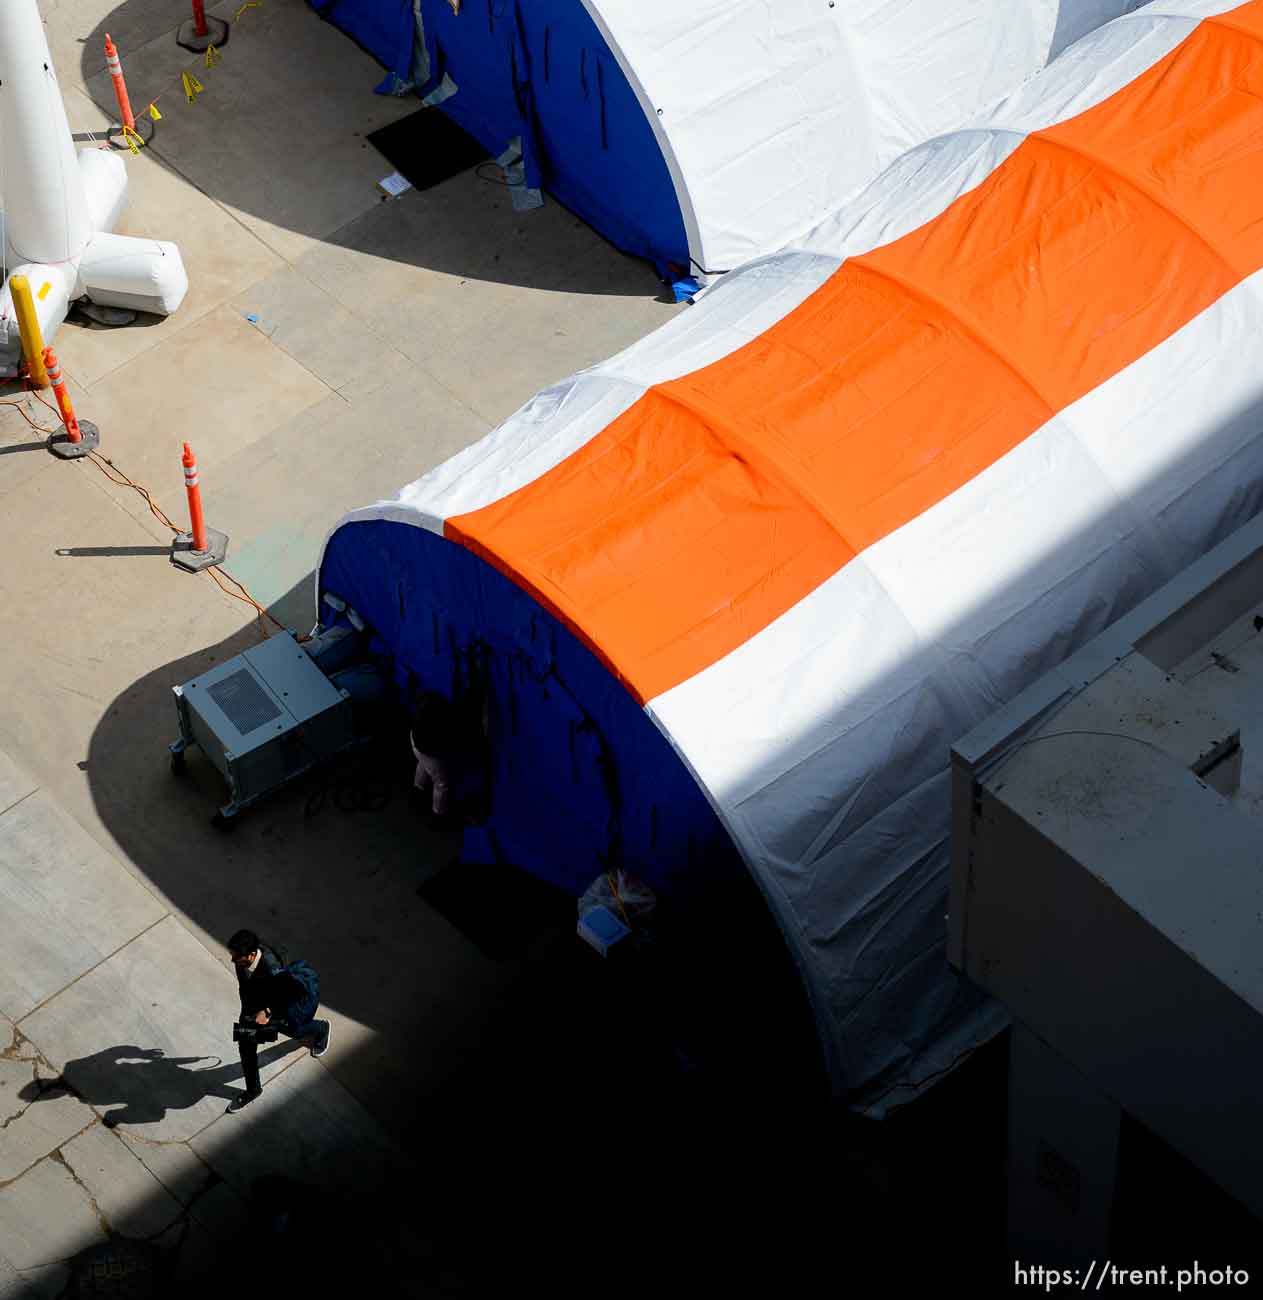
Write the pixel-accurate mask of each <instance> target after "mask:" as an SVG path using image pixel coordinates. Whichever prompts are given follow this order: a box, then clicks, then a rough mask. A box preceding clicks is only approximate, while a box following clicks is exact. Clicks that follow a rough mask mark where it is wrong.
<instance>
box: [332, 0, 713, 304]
mask: <svg viewBox="0 0 1263 1300" xmlns="http://www.w3.org/2000/svg"><path fill="white" fill-rule="evenodd" d="M309 3H310V4H311V5H312V7H313V8H314V9H315V10H316V11H317V12H318V13H320V14H322V15H323V16H324V17H326V18H327V19H329V20H330V21H331V22H333V23H335V24H336V25H337V26H338V27H339V28H341V29H342V30H343V31H344V32H346V33H347V35H348V36H350V37H352V38H353V39H354V40H355V41H357V42H358V43H359V44H360V45H361V46H363V48H364V49H366V50H367V51H368V52H369V53H370V54H372V55H373V56H374V57H375V58H376V59H377V60H378V62H379V63H381V64H382V66H383V67H385V68H386V69H387V70H388V71H389V72H390V73H391V74H393V76H394V77H395V78H397V79H398V81H399V83H400V84H405V83H408V82H410V81H411V80H412V75H413V42H414V37H415V32H416V24H415V21H414V15H413V0H309ZM420 9H421V15H422V26H423V30H424V33H425V44H426V50H427V53H428V55H429V73H430V79H429V81H428V82H427V83H426V84H424V85H422V86H420V87H417V89H418V91H419V93H422V94H424V93H427V92H428V91H429V90H431V89H433V88H434V87H436V86H437V85H438V84H439V83H440V82H441V81H442V79H443V77H444V76H445V75H446V76H448V77H450V78H451V80H452V81H453V82H455V84H456V85H457V87H458V88H459V89H458V91H457V93H456V94H455V95H454V96H452V97H451V98H450V99H447V100H445V101H444V102H443V104H442V111H443V112H445V113H447V114H448V115H449V116H450V117H451V118H452V119H453V120H454V121H456V122H458V123H459V124H460V125H461V126H462V127H464V128H465V130H467V131H468V132H469V133H470V134H471V135H473V136H475V137H476V138H477V139H478V140H479V141H480V142H481V143H482V144H483V146H484V147H485V148H486V149H487V150H488V152H490V153H491V154H492V155H495V156H498V155H500V154H501V153H503V152H504V151H505V150H506V149H507V148H508V146H509V144H510V142H511V141H512V140H514V139H515V138H521V140H522V146H523V151H524V154H525V162H526V184H527V185H529V186H532V187H542V188H543V189H545V190H547V191H548V192H549V193H550V194H552V195H553V196H554V197H555V198H556V199H557V200H558V201H559V202H561V203H563V204H565V206H566V207H568V208H570V209H571V210H572V211H573V212H575V213H577V214H578V215H579V216H581V217H583V219H584V220H585V221H587V222H589V223H590V224H591V225H592V226H594V227H595V228H596V229H597V230H598V231H599V232H600V233H601V234H602V235H604V236H605V237H606V238H607V239H609V240H610V241H611V242H612V243H614V244H616V245H617V246H618V247H619V248H621V249H623V250H624V251H626V252H629V253H633V254H635V255H636V256H639V257H645V258H648V259H649V260H651V261H652V262H654V264H655V265H656V266H657V267H658V270H659V272H660V273H661V274H662V275H663V276H664V278H666V279H669V280H675V279H677V278H678V277H679V275H680V274H682V273H687V270H688V262H689V256H688V239H687V235H686V233H685V229H684V221H683V218H682V217H681V214H680V207H679V202H678V200H677V198H676V193H675V187H674V184H673V183H672V180H671V175H670V172H669V171H668V168H667V164H666V161H665V159H664V158H663V156H662V151H661V149H660V147H659V145H658V141H657V138H656V136H655V134H654V131H653V128H652V127H651V125H650V123H649V121H648V119H647V118H646V117H645V113H644V110H643V109H642V108H641V105H640V103H639V101H638V100H637V98H636V95H635V92H634V91H633V90H632V88H631V87H630V86H629V85H628V83H627V79H626V78H625V77H624V75H623V72H622V69H621V68H620V67H619V64H618V62H617V60H616V59H615V58H614V56H613V54H612V53H611V52H610V49H609V47H608V46H607V45H606V43H605V39H604V37H603V36H602V35H601V33H600V32H599V31H598V29H597V27H596V25H595V24H594V23H593V21H592V19H591V17H590V16H589V15H588V12H587V10H586V9H585V8H584V6H583V4H582V3H581V0H465V3H464V4H463V5H462V8H461V12H460V13H459V14H453V12H452V10H451V7H450V6H449V5H448V3H447V0H420Z"/></svg>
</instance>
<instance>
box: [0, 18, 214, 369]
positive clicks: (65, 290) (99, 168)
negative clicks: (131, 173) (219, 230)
mask: <svg viewBox="0 0 1263 1300" xmlns="http://www.w3.org/2000/svg"><path fill="white" fill-rule="evenodd" d="M126 205H127V169H126V168H125V167H124V165H123V160H122V159H121V158H120V157H119V156H118V155H117V154H115V153H112V152H110V151H109V150H106V149H99V148H98V149H83V150H78V151H76V149H75V147H74V141H73V140H72V138H71V135H70V125H69V123H68V122H67V120H66V109H65V105H64V104H63V103H62V97H61V88H60V87H59V86H58V84H57V77H56V74H55V73H54V71H53V61H52V58H51V56H50V55H49V52H48V42H47V40H46V39H45V36H44V27H43V23H42V22H41V20H40V15H39V9H38V8H37V6H36V0H3V3H0V251H2V253H3V267H2V268H0V270H2V272H3V274H4V277H5V278H4V287H3V289H0V378H11V377H12V376H13V375H15V374H17V372H18V368H19V366H20V365H21V361H22V350H21V343H20V339H19V335H18V323H17V316H16V313H15V311H14V308H13V300H12V297H11V296H10V293H9V277H11V276H12V275H13V274H15V273H19V274H22V275H25V276H26V277H27V278H28V279H29V280H30V283H31V289H32V292H33V295H34V299H35V310H36V314H37V315H38V317H39V323H40V328H41V330H42V331H43V335H44V340H45V342H47V341H49V340H51V338H52V337H53V335H54V334H55V333H56V331H57V327H58V326H59V325H60V324H61V322H62V321H63V320H64V319H65V317H66V312H67V310H68V308H69V305H70V303H72V302H73V301H75V299H78V298H87V299H88V300H90V301H91V302H94V303H97V304H98V305H100V306H103V307H124V308H130V309H131V310H133V311H146V312H153V313H155V314H156V315H159V316H168V315H170V314H171V313H172V312H173V311H175V310H176V308H177V307H179V305H180V303H181V302H183V300H184V295H185V293H186V292H187V290H188V286H189V282H188V276H187V275H186V274H185V270H184V262H183V261H182V259H181V257H180V250H179V249H178V248H177V247H176V246H175V245H174V244H171V243H167V242H166V241H164V240H157V239H135V238H130V237H127V236H124V235H115V234H112V233H111V231H112V230H113V228H114V225H115V223H116V222H117V221H118V218H119V217H120V215H121V214H122V212H123V209H124V208H125V207H126Z"/></svg>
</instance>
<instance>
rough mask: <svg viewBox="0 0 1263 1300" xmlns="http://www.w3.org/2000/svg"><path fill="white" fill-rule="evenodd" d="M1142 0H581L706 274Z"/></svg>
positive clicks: (737, 260) (791, 229)
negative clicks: (669, 182) (634, 105)
mask: <svg viewBox="0 0 1263 1300" xmlns="http://www.w3.org/2000/svg"><path fill="white" fill-rule="evenodd" d="M1145 2H1146V0H1020V2H1017V0H900V2H899V3H892V0H837V2H836V3H828V0H692V3H689V4H684V5H682V4H680V3H678V0H584V3H585V5H586V6H587V8H588V11H589V12H590V14H591V15H592V18H593V19H594V21H595V22H596V24H597V26H598V28H600V29H601V32H602V34H603V35H604V36H605V39H606V42H607V44H608V45H609V47H610V49H611V51H612V52H613V53H614V55H615V57H617V59H618V60H619V63H620V65H621V66H622V69H623V73H624V75H625V76H626V77H627V79H628V82H629V83H630V85H631V86H632V87H633V89H635V91H636V92H637V95H638V97H639V99H640V102H641V105H642V107H643V108H644V110H645V114H646V116H647V117H648V119H649V121H650V122H651V123H652V124H653V125H654V126H655V128H656V129H657V132H658V137H659V143H660V144H661V146H662V150H663V154H664V155H665V157H666V159H667V164H668V166H669V168H670V170H671V174H672V178H673V180H674V182H675V187H676V194H677V197H678V199H679V201H680V208H681V212H682V214H683V216H684V221H685V227H686V230H687V233H688V238H689V249H690V253H691V255H692V257H693V258H694V260H695V261H696V263H697V264H698V266H697V267H696V268H695V269H704V270H705V271H708V272H709V271H724V270H728V269H730V268H733V267H736V266H738V265H740V264H741V263H742V262H746V261H749V260H750V259H751V258H753V257H757V256H760V255H762V254H764V253H770V252H774V251H776V250H777V249H779V248H782V247H783V246H784V245H785V244H787V243H788V242H790V240H791V239H794V238H797V237H799V236H801V235H802V234H804V233H805V232H806V231H807V230H809V229H810V228H811V227H813V226H815V225H816V224H817V223H818V222H819V221H820V220H821V219H822V218H823V217H825V216H826V215H827V214H828V213H830V212H831V211H833V210H834V209H835V208H836V207H837V206H838V205H839V204H840V203H842V202H843V201H844V200H845V199H847V198H849V197H850V196H851V195H853V194H854V193H855V192H856V191H857V190H859V189H860V188H861V187H862V186H863V185H865V184H867V183H868V182H869V181H870V180H871V179H872V178H873V177H874V176H876V175H877V173H878V172H879V171H880V170H881V169H882V168H883V167H884V166H886V164H888V163H889V162H891V161H892V160H893V159H894V158H896V157H897V156H898V155H899V154H901V153H902V152H904V151H905V150H906V149H909V148H911V147H912V146H914V145H917V144H920V143H922V142H923V141H925V140H927V139H929V138H931V137H932V136H935V135H940V134H942V133H943V132H945V131H950V130H952V129H953V128H955V127H956V126H958V125H959V124H960V123H961V122H963V121H964V120H965V119H966V118H968V117H969V116H970V115H972V114H974V113H976V112H978V111H979V110H980V109H981V108H983V107H984V106H986V105H987V104H989V103H991V102H993V101H994V100H997V99H999V98H1000V97H1001V96H1003V95H1006V94H1008V93H1009V92H1010V91H1012V90H1013V89H1015V88H1016V87H1017V86H1020V85H1021V84H1022V83H1023V82H1024V81H1026V80H1027V79H1028V78H1029V77H1031V76H1032V75H1033V74H1034V73H1035V72H1036V71H1038V70H1039V69H1040V68H1041V67H1043V66H1044V65H1045V64H1046V63H1047V61H1048V60H1049V59H1050V58H1052V57H1053V56H1054V55H1056V54H1057V53H1058V51H1059V50H1060V49H1062V48H1064V46H1065V45H1067V44H1068V43H1069V42H1070V41H1072V40H1074V39H1076V38H1077V37H1078V36H1080V35H1082V34H1084V33H1085V32H1087V31H1089V30H1091V29H1092V28H1094V27H1097V26H1100V25H1101V24H1102V23H1104V22H1107V21H1109V20H1110V19H1111V18H1114V17H1117V16H1118V15H1120V14H1123V13H1126V12H1129V11H1131V10H1133V9H1136V8H1137V7H1139V6H1140V5H1141V4H1143V3H1145Z"/></svg>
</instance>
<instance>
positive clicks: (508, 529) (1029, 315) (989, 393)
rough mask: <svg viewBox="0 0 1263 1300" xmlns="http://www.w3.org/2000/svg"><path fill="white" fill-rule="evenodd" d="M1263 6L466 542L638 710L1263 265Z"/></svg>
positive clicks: (647, 407)
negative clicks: (592, 658)
mask: <svg viewBox="0 0 1263 1300" xmlns="http://www.w3.org/2000/svg"><path fill="white" fill-rule="evenodd" d="M1260 176H1263V0H1252V3H1249V4H1246V5H1243V6H1241V7H1240V8H1239V9H1237V10H1234V11H1233V12H1232V14H1230V15H1228V16H1227V18H1226V19H1224V20H1222V21H1221V20H1218V19H1216V20H1208V21H1205V22H1203V23H1201V24H1200V25H1199V26H1198V27H1197V28H1196V29H1195V30H1194V31H1193V32H1192V33H1191V34H1190V35H1189V37H1188V38H1187V39H1186V40H1185V41H1184V42H1183V43H1182V44H1181V45H1180V46H1179V47H1178V48H1177V49H1176V50H1174V51H1172V53H1171V54H1170V55H1168V56H1167V57H1166V58H1165V59H1163V60H1162V61H1161V62H1159V63H1158V64H1157V65H1155V66H1154V67H1153V68H1151V69H1150V70H1149V71H1148V72H1147V73H1145V74H1143V75H1142V76H1141V77H1139V78H1137V80H1136V81H1134V82H1133V83H1131V84H1130V85H1129V86H1127V87H1125V88H1124V89H1123V90H1121V91H1119V92H1118V93H1117V94H1115V95H1114V96H1112V97H1111V98H1110V99H1108V100H1107V101H1105V102H1104V103H1102V104H1100V105H1098V106H1097V107H1095V108H1093V109H1090V110H1089V111H1087V112H1085V113H1083V114H1081V115H1080V116H1078V117H1076V118H1074V119H1072V120H1071V121H1068V122H1064V123H1062V124H1060V125H1058V126H1055V127H1052V128H1050V129H1048V130H1045V131H1040V132H1037V133H1036V134H1034V135H1032V136H1030V137H1029V138H1028V139H1026V140H1025V141H1023V143H1022V144H1021V145H1020V146H1019V148H1018V149H1017V150H1016V151H1015V152H1014V153H1013V154H1012V155H1010V157H1009V158H1008V159H1007V160H1006V161H1005V162H1004V163H1003V164H1002V165H1001V166H999V167H998V168H997V169H996V170H995V171H994V172H993V173H992V174H991V176H989V177H988V178H987V180H986V181H984V182H983V183H982V184H981V185H980V186H978V188H977V189H975V190H974V191H972V192H971V193H969V194H967V195H964V196H963V197H962V198H960V199H959V200H957V201H956V202H955V203H953V204H952V205H951V206H950V207H949V208H948V209H947V210H946V211H945V212H943V213H942V214H941V215H940V216H939V217H937V218H935V219H934V220H933V221H930V222H928V223H927V224H926V225H924V226H922V227H921V228H920V229H918V230H915V231H913V232H912V233H911V234H909V235H907V236H905V237H904V238H902V239H899V240H897V241H896V242H894V243H892V244H888V245H886V246H884V247H882V248H879V249H876V250H875V251H873V252H870V253H867V254H865V255H863V256H861V257H855V258H852V259H850V260H849V261H847V262H846V263H845V264H844V265H843V266H842V267H841V268H840V269H839V270H838V271H837V272H836V274H835V275H834V276H833V277H832V278H831V279H830V280H829V281H828V282H827V283H826V284H824V285H823V286H822V287H821V288H820V289H819V290H817V291H816V292H815V293H814V294H813V295H812V296H811V297H810V298H809V299H807V301H806V302H804V303H803V304H802V305H801V306H800V307H798V308H797V309H796V310H795V311H794V312H792V313H791V314H790V315H788V316H786V317H785V318H784V319H783V320H781V321H780V322H778V323H777V324H776V325H775V326H774V327H773V328H771V329H770V330H768V331H767V332H766V333H765V334H763V335H762V336H761V337H759V338H758V339H755V340H754V341H752V342H751V343H749V344H748V345H746V346H744V347H742V348H740V349H739V350H738V351H736V352H734V353H732V354H731V355H729V356H727V357H725V358H724V359H723V360H721V361H719V362H716V363H715V364H714V365H711V366H708V367H706V368H705V369H703V370H699V371H696V372H694V373H692V374H689V375H686V376H684V377H683V378H681V379H678V380H674V381H672V382H670V383H666V384H661V385H659V386H657V387H655V388H653V389H650V390H649V391H648V392H647V393H646V394H645V395H644V397H643V398H641V400H640V401H638V402H637V403H636V404H635V405H634V406H633V407H632V408H631V409H630V410H628V411H627V412H625V413H624V414H623V415H622V416H620V417H619V418H618V419H617V420H615V421H614V422H613V423H611V424H610V425H609V426H608V427H607V428H606V429H604V430H602V432H601V433H600V434H599V435H597V436H596V437H595V438H593V439H592V441H591V442H589V443H588V444H587V445H586V446H584V447H583V448H582V449H580V450H579V451H578V452H576V453H574V454H573V455H571V456H569V457H568V458H567V459H566V460H565V461H563V462H562V463H561V464H559V465H558V466H556V467H555V468H554V469H553V470H551V471H549V472H548V473H546V474H543V475H542V476H541V477H540V478H538V479H537V480H535V481H534V482H533V483H531V484H529V485H527V486H526V487H524V488H522V489H520V490H519V491H517V492H514V493H512V494H511V495H510V496H508V497H505V498H504V499H503V500H501V501H498V502H496V503H494V504H493V505H490V506H487V507H485V508H484V509H480V510H477V511H474V512H472V513H469V514H466V515H462V516H459V517H455V518H452V519H449V520H448V521H447V525H446V533H447V536H448V537H450V538H452V539H453V540H455V541H458V542H460V543H462V544H463V545H465V546H467V547H469V548H470V549H471V550H473V551H475V552H476V553H477V554H479V555H481V556H482V557H483V558H485V559H486V560H488V561H489V562H490V563H492V564H493V565H495V566H496V567H497V568H498V569H500V570H501V571H502V572H504V573H505V574H507V575H508V576H509V577H510V578H512V579H513V581H515V582H517V583H518V584H519V585H521V586H523V587H525V588H526V589H527V590H528V591H530V592H531V593H532V594H533V595H535V596H536V598H537V599H538V600H539V601H540V602H541V604H543V605H544V606H545V607H547V608H548V609H550V610H551V611H552V612H553V613H554V614H556V615H557V616H558V617H559V618H560V619H561V620H562V621H563V622H564V623H566V624H567V625H568V626H569V627H570V628H571V629H572V630H573V631H574V632H575V633H576V634H577V635H578V636H579V637H580V638H581V639H582V640H583V641H584V642H585V643H586V644H587V645H588V646H589V647H591V648H592V649H593V650H594V652H595V653H596V654H597V655H598V656H599V657H600V658H601V659H602V660H603V661H604V662H605V663H606V664H607V665H608V667H609V668H610V669H611V671H613V672H614V673H615V674H617V675H618V676H619V677H620V678H621V680H623V682H624V683H625V684H626V685H627V687H628V689H629V690H631V692H632V693H633V694H634V695H635V696H636V698H637V699H639V700H640V701H641V702H642V703H643V702H645V701H646V700H649V699H652V698H653V697H654V696H656V695H659V694H661V693H662V692H663V691H666V690H668V689H669V688H670V687H672V686H675V685H676V684H678V683H679V682H681V681H684V680H686V679H687V678H689V677H691V676H692V675H693V674H694V673H696V672H699V671H700V670H702V669H704V668H706V667H707V666H708V665H710V664H712V663H714V662H716V661H717V660H719V659H720V658H722V657H723V656H724V655H726V654H728V653H729V652H730V651H732V650H733V649H735V648H736V647H737V646H739V645H741V644H742V643H743V642H745V641H746V640H748V639H749V638H750V637H752V636H753V635H755V634H756V633H757V632H759V631H760V630H761V629H762V628H764V627H766V626H767V625H768V624H769V623H770V622H771V621H772V620H773V619H775V618H777V617H778V616H779V615H780V614H783V613H784V612H785V611H786V610H787V609H789V608H790V607H791V606H792V605H794V604H796V603H797V602H798V601H800V600H802V598H803V597H804V596H806V595H807V594H808V593H810V592H811V591H812V590H813V589H814V588H815V587H817V586H819V584H820V583H822V582H823V581H825V580H826V579H827V578H829V577H830V576H831V575H832V574H834V573H835V572H837V570H838V569H839V568H840V567H841V566H842V565H844V564H846V563H847V561H848V560H850V559H851V558H852V557H854V556H855V555H856V554H857V553H858V552H860V551H862V550H863V549H864V548H865V547H867V546H870V545H872V544H873V543H874V542H876V541H877V540H879V539H880V538H882V537H884V536H886V535H887V534H889V533H891V532H893V531H894V530H895V529H897V528H899V527H901V526H902V525H903V524H905V523H907V522H908V521H910V520H911V519H914V518H915V517H916V516H917V515H919V514H921V513H922V512H924V511H925V510H927V509H928V508H929V507H931V506H933V505H934V504H936V503H937V502H939V501H941V500H943V499H944V498H945V497H946V496H948V495H949V494H950V493H952V492H954V491H955V490H956V489H958V488H959V487H961V486H962V485H963V484H965V483H967V482H968V481H969V480H970V479H972V478H973V477H974V476H976V475H977V474H979V473H980V472H982V471H983V470H984V469H986V468H987V467H988V466H989V465H991V464H993V463H994V462H995V461H996V460H998V459H999V458H1000V457H1001V456H1003V455H1004V454H1005V453H1006V452H1008V451H1010V450H1011V449H1012V448H1013V447H1014V446H1016V445H1017V444H1018V443H1019V442H1021V441H1022V440H1023V439H1025V438H1027V437H1029V436H1030V435H1031V434H1032V433H1034V432H1035V431H1036V430H1037V429H1038V428H1039V427H1040V426H1041V425H1043V424H1044V423H1046V422H1047V420H1048V419H1049V418H1050V417H1051V416H1052V415H1054V414H1055V413H1056V412H1057V411H1060V410H1062V409H1064V408H1065V407H1066V406H1068V405H1069V404H1070V403H1071V402H1073V401H1075V400H1076V399H1077V398H1079V397H1081V396H1083V394H1085V393H1087V392H1089V391H1090V390H1091V389H1093V388H1095V387H1097V386H1098V385H1099V384H1101V383H1103V382H1104V381H1105V380H1107V379H1109V378H1110V377H1111V376H1112V375H1115V374H1117V373H1118V372H1119V371H1120V370H1122V369H1123V368H1124V367H1126V366H1127V365H1129V364H1131V363H1132V362H1133V361H1135V360H1136V359H1137V358H1138V357H1140V356H1142V355H1143V354H1144V353H1146V352H1148V351H1149V350H1151V349H1152V348H1154V347H1155V346H1156V345H1157V344H1159V343H1160V342H1161V341H1162V340H1163V339H1165V338H1167V337H1169V336H1170V335H1171V334H1172V333H1174V332H1175V331H1176V330H1178V329H1179V328H1180V327H1181V326H1183V325H1185V324H1187V322H1188V321H1190V320H1191V319H1192V318H1193V317H1194V316H1196V315H1197V314H1198V313H1199V312H1201V311H1203V310H1204V309H1205V308H1207V307H1208V306H1210V304H1211V303H1213V302H1214V301H1215V300H1216V299H1217V298H1219V297H1221V296H1222V295H1223V294H1224V293H1225V292H1226V291H1227V290H1229V289H1230V288H1232V286H1233V285H1235V284H1237V283H1239V282H1240V281H1241V280H1242V279H1243V278H1245V277H1246V276H1247V275H1249V274H1251V273H1252V272H1254V271H1256V270H1258V269H1259V268H1260V267H1261V266H1263V182H1260V179H1259V178H1260Z"/></svg>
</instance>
